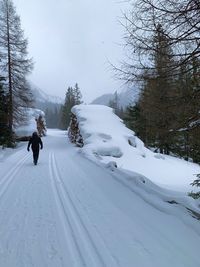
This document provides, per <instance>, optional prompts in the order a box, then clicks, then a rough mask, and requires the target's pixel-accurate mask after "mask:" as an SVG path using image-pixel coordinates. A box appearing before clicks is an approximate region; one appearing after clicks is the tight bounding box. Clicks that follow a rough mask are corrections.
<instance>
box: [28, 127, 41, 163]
mask: <svg viewBox="0 0 200 267" xmlns="http://www.w3.org/2000/svg"><path fill="white" fill-rule="evenodd" d="M30 146H31V149H32V151H33V163H34V164H35V165H37V162H38V157H39V151H40V149H43V143H42V140H41V138H40V137H39V136H38V133H37V132H34V133H33V134H32V137H31V138H30V140H29V142H28V146H27V150H28V151H30Z"/></svg>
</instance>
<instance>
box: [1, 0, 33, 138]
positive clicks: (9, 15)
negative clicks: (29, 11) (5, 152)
mask: <svg viewBox="0 0 200 267" xmlns="http://www.w3.org/2000/svg"><path fill="white" fill-rule="evenodd" d="M0 51H1V58H2V61H1V62H0V69H1V70H2V71H3V73H4V74H5V76H6V85H5V86H6V90H7V92H8V98H9V100H8V125H9V130H10V133H12V132H13V125H14V123H16V122H19V121H21V120H22V116H23V114H22V112H21V108H20V107H27V106H29V105H30V103H31V101H32V94H31V91H30V89H29V86H28V83H27V80H26V75H27V74H28V73H29V72H30V71H31V69H32V62H31V60H30V59H28V57H27V40H26V39H25V38H24V33H23V31H22V29H21V24H20V18H19V16H18V15H17V14H16V10H15V7H14V5H13V2H12V0H0Z"/></svg>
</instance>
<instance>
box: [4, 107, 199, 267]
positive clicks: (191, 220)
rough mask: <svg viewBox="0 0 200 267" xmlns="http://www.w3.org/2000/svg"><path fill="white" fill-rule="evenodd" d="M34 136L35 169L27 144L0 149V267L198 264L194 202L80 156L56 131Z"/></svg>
mask: <svg viewBox="0 0 200 267" xmlns="http://www.w3.org/2000/svg"><path fill="white" fill-rule="evenodd" d="M83 115H84V112H83ZM89 120H90V119H89ZM82 122H84V121H83V120H82ZM83 125H84V124H83ZM116 127H117V126H116ZM102 129H103V126H102ZM93 130H94V132H96V129H93ZM115 130H116V128H115V126H113V134H114V133H115ZM91 131H92V130H91ZM100 133H104V132H101V131H100ZM97 134H99V132H97ZM104 134H105V133H104ZM128 136H129V135H128ZM130 136H131V137H133V136H132V135H130ZM90 137H91V138H92V135H91V136H90ZM100 137H101V138H104V139H105V140H110V138H108V136H104V137H102V135H101V136H100ZM106 138H107V139H106ZM126 138H127V135H125V140H126ZM134 138H135V137H134ZM134 138H133V139H131V140H132V142H133V141H134V140H135V142H136V144H137V147H136V148H134V147H133V149H135V150H136V149H137V148H138V146H139V147H141V150H142V149H144V153H145V155H148V153H150V152H147V151H146V149H145V148H143V146H142V142H141V141H139V140H138V139H137V138H135V139H134ZM42 140H43V143H44V148H43V150H42V151H41V152H40V158H39V164H38V165H37V166H34V165H33V163H32V155H31V152H29V153H28V152H27V150H26V145H27V144H22V145H21V146H19V148H17V149H14V150H13V151H12V154H10V151H9V150H6V151H7V152H5V150H4V152H3V153H4V154H2V151H3V150H0V155H1V157H0V170H1V172H0V267H1V266H2V267H13V266H14V267H22V266H24V267H33V266H35V267H68V266H69V267H169V266H171V267H197V266H200V257H199V244H200V222H199V220H198V219H200V218H199V212H200V209H199V207H198V202H196V201H193V200H192V199H191V198H189V197H186V196H184V194H183V193H177V192H172V191H170V190H167V189H161V188H160V187H158V186H156V185H155V184H154V183H152V182H151V181H150V180H149V179H148V178H146V177H144V176H142V175H139V174H137V173H134V172H128V171H125V170H124V169H116V168H112V164H110V165H107V167H108V168H105V166H101V164H97V163H96V162H94V161H91V160H89V159H87V158H86V157H85V156H84V155H82V153H80V152H81V150H80V149H79V148H76V147H75V146H73V145H72V144H70V143H69V142H68V139H67V136H66V133H65V132H63V131H58V130H48V136H47V137H44V138H43V139H42ZM95 140H96V137H95ZM101 142H102V141H101ZM118 142H119V143H116V144H117V145H119V144H120V142H121V141H120V140H119V141H118ZM90 145H91V146H92V143H90V142H88V146H87V145H86V147H85V148H84V151H85V153H86V152H87V151H91V150H90V148H91V147H90ZM130 147H131V146H130ZM96 148H99V149H100V148H101V146H100V143H99V147H98V146H97V147H96ZM120 148H121V146H120ZM131 148H132V147H131ZM85 149H86V150H87V151H86V150H85ZM141 150H139V149H138V151H137V153H138V154H139V153H140V154H139V156H140V157H142V158H143V156H141ZM100 151H102V150H101V149H100ZM103 151H104V150H103ZM112 151H114V153H116V154H117V153H118V150H117V149H113V150H112ZM123 152H124V151H123V150H122V153H123ZM137 153H136V152H135V154H136V155H137ZM116 154H115V155H116ZM90 156H91V157H93V154H90ZM139 156H138V158H139ZM146 157H147V156H146ZM153 157H154V155H152V156H151V157H150V156H149V158H150V159H152V158H153ZM101 158H102V161H103V160H104V156H102V155H101ZM105 158H106V156H105ZM110 159H112V160H113V158H112V157H111V156H110ZM117 159H118V158H117ZM155 160H158V162H159V161H161V159H157V158H155ZM163 161H165V160H163ZM167 161H168V160H167ZM118 164H119V163H118ZM174 164H175V163H174ZM163 171H167V170H165V169H164V170H163Z"/></svg>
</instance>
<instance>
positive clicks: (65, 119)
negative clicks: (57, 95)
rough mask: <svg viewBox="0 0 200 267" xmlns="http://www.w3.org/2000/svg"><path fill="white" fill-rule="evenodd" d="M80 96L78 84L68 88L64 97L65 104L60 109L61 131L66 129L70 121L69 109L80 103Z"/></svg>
mask: <svg viewBox="0 0 200 267" xmlns="http://www.w3.org/2000/svg"><path fill="white" fill-rule="evenodd" d="M81 98H82V94H81V91H80V88H79V86H78V84H77V83H76V84H75V86H74V88H73V87H68V89H67V92H66V95H65V103H64V105H63V106H62V109H61V129H67V128H68V126H69V123H70V119H71V109H72V107H73V106H75V105H79V104H81V103H82V101H81Z"/></svg>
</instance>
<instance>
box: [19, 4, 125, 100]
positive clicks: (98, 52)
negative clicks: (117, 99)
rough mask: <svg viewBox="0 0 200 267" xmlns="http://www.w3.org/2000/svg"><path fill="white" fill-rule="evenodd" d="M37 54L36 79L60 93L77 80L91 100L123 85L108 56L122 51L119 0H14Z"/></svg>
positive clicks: (49, 90)
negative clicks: (112, 69) (115, 77)
mask: <svg viewBox="0 0 200 267" xmlns="http://www.w3.org/2000/svg"><path fill="white" fill-rule="evenodd" d="M14 3H15V6H16V8H17V13H18V15H19V16H20V17H21V23H22V28H23V29H24V31H25V36H26V37H27V38H28V40H29V49H28V50H29V54H30V56H31V57H33V60H34V63H35V65H34V70H33V73H32V74H31V76H30V79H31V81H32V82H34V84H35V85H37V86H38V87H39V88H41V89H42V90H44V91H45V92H46V93H48V94H52V95H57V96H60V97H62V98H64V96H65V92H66V89H67V87H68V86H73V85H74V84H75V83H76V82H78V84H79V86H80V88H81V91H82V94H83V98H84V100H85V101H86V102H87V103H88V102H90V101H91V100H93V99H94V98H95V97H97V96H100V95H102V94H104V93H110V92H114V91H115V90H116V89H118V88H120V82H119V81H116V80H115V79H114V78H113V77H112V76H113V73H112V71H111V70H110V67H109V64H108V61H111V62H112V63H114V64H116V63H117V62H118V61H120V60H121V59H122V57H123V49H122V47H121V46H120V45H119V44H120V43H122V36H123V29H122V27H121V26H120V24H119V22H118V20H119V17H120V16H121V15H122V11H123V10H124V9H125V8H126V7H127V4H125V3H123V2H121V3H120V1H119V0H45V1H44V0H14Z"/></svg>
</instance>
